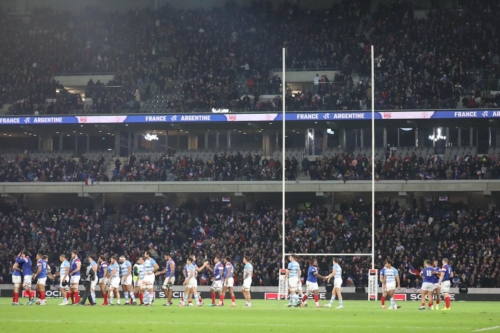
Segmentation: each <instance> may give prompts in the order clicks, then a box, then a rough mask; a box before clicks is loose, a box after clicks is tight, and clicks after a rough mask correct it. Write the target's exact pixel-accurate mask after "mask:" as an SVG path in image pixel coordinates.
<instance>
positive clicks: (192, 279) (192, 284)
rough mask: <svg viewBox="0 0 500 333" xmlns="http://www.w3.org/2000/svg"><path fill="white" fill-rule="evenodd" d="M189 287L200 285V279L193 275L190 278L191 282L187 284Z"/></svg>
mask: <svg viewBox="0 0 500 333" xmlns="http://www.w3.org/2000/svg"><path fill="white" fill-rule="evenodd" d="M186 287H187V288H196V287H198V281H196V279H195V278H194V277H193V278H191V279H190V280H189V282H188V283H187V284H186Z"/></svg>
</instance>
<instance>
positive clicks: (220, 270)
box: [206, 256, 224, 306]
mask: <svg viewBox="0 0 500 333" xmlns="http://www.w3.org/2000/svg"><path fill="white" fill-rule="evenodd" d="M214 264H215V265H214V267H213V268H211V267H210V266H207V267H206V268H207V269H208V270H209V271H211V272H212V274H213V277H212V287H211V288H210V291H211V296H212V304H209V305H208V306H216V304H215V296H216V295H215V294H216V293H219V304H218V305H223V301H224V297H223V296H222V279H223V276H224V265H223V264H222V263H221V262H220V257H219V256H215V258H214Z"/></svg>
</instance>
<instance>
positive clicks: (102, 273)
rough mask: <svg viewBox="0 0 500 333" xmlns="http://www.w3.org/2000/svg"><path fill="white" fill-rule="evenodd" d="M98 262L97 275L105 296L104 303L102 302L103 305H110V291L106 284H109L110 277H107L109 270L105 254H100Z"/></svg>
mask: <svg viewBox="0 0 500 333" xmlns="http://www.w3.org/2000/svg"><path fill="white" fill-rule="evenodd" d="M97 263H98V264H99V271H98V272H97V277H98V278H99V286H100V287H101V293H102V297H103V298H104V303H102V305H108V292H107V289H106V285H107V284H108V279H107V277H106V276H107V272H108V262H107V261H106V257H105V256H103V255H100V256H99V260H98V261H97Z"/></svg>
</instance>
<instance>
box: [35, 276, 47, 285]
mask: <svg viewBox="0 0 500 333" xmlns="http://www.w3.org/2000/svg"><path fill="white" fill-rule="evenodd" d="M46 282H47V278H46V277H44V278H38V280H36V284H37V285H39V286H45V283H46Z"/></svg>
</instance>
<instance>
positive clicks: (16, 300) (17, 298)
mask: <svg viewBox="0 0 500 333" xmlns="http://www.w3.org/2000/svg"><path fill="white" fill-rule="evenodd" d="M12 302H14V303H16V302H19V293H16V292H15V293H13V294H12Z"/></svg>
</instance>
